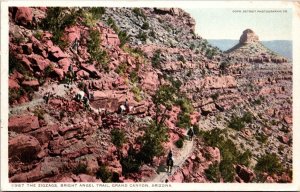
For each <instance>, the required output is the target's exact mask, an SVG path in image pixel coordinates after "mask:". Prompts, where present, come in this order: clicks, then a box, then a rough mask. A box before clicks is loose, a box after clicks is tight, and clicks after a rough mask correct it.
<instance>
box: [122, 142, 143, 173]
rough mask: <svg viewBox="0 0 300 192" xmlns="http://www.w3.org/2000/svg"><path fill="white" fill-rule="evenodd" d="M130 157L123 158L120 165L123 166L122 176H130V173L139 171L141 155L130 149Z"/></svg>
mask: <svg viewBox="0 0 300 192" xmlns="http://www.w3.org/2000/svg"><path fill="white" fill-rule="evenodd" d="M127 153H128V156H127V157H121V160H120V163H121V165H122V174H123V175H128V174H129V173H136V172H138V171H139V169H140V166H141V162H140V160H139V159H138V156H139V154H138V153H137V152H136V151H135V150H134V149H133V148H132V147H130V148H129V149H128V152H127Z"/></svg>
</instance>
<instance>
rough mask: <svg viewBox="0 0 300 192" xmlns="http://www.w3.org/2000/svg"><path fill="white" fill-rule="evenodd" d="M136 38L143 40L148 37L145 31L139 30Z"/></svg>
mask: <svg viewBox="0 0 300 192" xmlns="http://www.w3.org/2000/svg"><path fill="white" fill-rule="evenodd" d="M137 38H138V39H140V40H141V41H144V42H145V41H146V40H147V38H148V35H147V33H146V32H144V31H141V30H140V31H139V34H138V35H137Z"/></svg>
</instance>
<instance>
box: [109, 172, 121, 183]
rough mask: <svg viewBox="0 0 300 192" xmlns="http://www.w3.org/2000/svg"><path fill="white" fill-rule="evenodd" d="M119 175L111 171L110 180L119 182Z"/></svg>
mask: <svg viewBox="0 0 300 192" xmlns="http://www.w3.org/2000/svg"><path fill="white" fill-rule="evenodd" d="M119 178H120V175H119V174H118V173H117V172H113V173H112V176H111V181H112V182H120V179H119Z"/></svg>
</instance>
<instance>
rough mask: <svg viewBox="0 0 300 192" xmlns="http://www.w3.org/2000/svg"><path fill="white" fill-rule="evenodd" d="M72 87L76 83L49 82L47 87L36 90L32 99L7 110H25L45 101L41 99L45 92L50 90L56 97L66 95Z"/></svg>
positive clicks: (12, 112) (14, 112)
mask: <svg viewBox="0 0 300 192" xmlns="http://www.w3.org/2000/svg"><path fill="white" fill-rule="evenodd" d="M71 88H73V89H76V85H74V84H73V85H66V84H59V85H56V84H51V85H49V86H47V87H43V88H42V89H41V90H39V91H37V92H36V93H35V96H34V99H33V100H31V101H29V102H26V103H23V104H21V105H18V106H15V107H10V108H9V111H10V113H11V114H20V113H22V112H23V111H25V110H27V109H28V108H34V107H35V106H37V105H41V104H43V103H45V101H44V99H43V95H45V93H46V92H48V91H50V92H51V93H52V94H54V96H58V97H66V96H67V93H68V92H69V90H70V89H71Z"/></svg>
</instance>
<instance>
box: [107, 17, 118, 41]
mask: <svg viewBox="0 0 300 192" xmlns="http://www.w3.org/2000/svg"><path fill="white" fill-rule="evenodd" d="M106 24H107V25H108V26H109V27H111V28H112V29H113V30H114V31H115V32H116V33H119V28H118V27H117V25H116V22H115V20H113V18H111V17H108V19H107V22H106ZM119 38H120V37H119Z"/></svg>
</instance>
